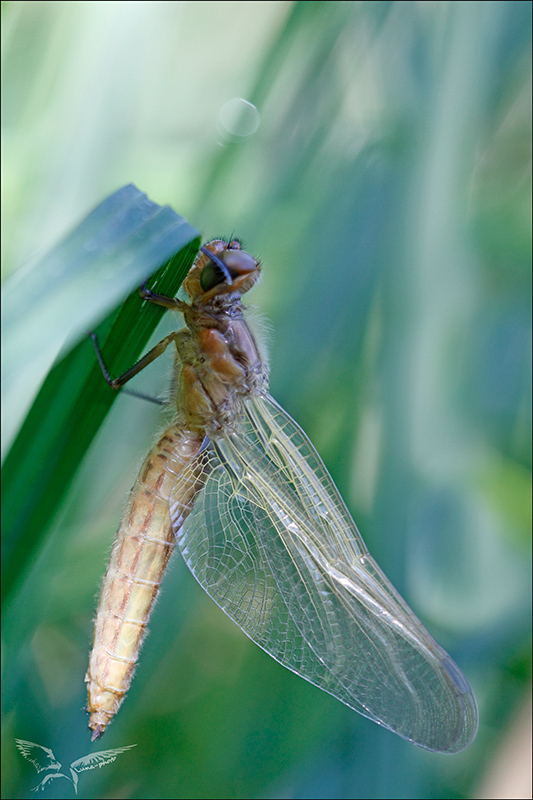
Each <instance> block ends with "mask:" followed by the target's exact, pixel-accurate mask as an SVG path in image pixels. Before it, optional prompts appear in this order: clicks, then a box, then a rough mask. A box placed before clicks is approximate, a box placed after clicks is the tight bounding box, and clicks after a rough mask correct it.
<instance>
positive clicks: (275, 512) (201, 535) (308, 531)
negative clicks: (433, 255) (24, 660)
mask: <svg viewBox="0 0 533 800" xmlns="http://www.w3.org/2000/svg"><path fill="white" fill-rule="evenodd" d="M259 275H260V266H259V263H258V262H257V261H256V260H255V259H254V258H252V256H251V255H249V254H248V253H246V252H244V251H243V250H241V248H240V244H239V242H238V241H236V240H234V241H232V242H229V243H228V242H225V241H222V240H219V239H216V240H214V241H212V242H209V243H208V244H207V245H206V246H205V247H202V248H201V251H200V253H199V255H198V256H197V258H196V261H195V262H194V264H193V266H192V267H191V270H190V271H189V274H188V275H187V278H186V279H185V282H184V289H185V292H186V293H187V295H188V297H189V299H190V303H186V302H182V301H181V300H178V299H174V298H169V297H165V296H163V295H158V294H154V293H153V292H151V291H149V290H147V289H142V290H141V293H142V295H143V297H144V298H145V300H147V301H149V302H152V303H156V304H158V305H161V306H164V307H165V308H170V309H175V310H177V311H180V312H182V313H183V315H184V319H185V323H186V325H187V327H186V328H185V329H182V330H180V331H177V332H174V333H171V334H170V335H169V336H167V337H165V338H164V339H163V340H162V341H161V342H160V343H159V344H158V345H156V347H155V348H153V350H151V351H150V352H149V353H148V354H147V355H146V356H144V358H142V359H141V360H140V361H139V362H138V363H137V364H136V365H135V366H134V367H132V368H131V369H130V370H129V371H128V372H126V373H125V374H124V375H122V376H121V377H120V378H117V379H115V380H112V379H111V378H110V376H109V375H108V373H107V370H106V367H105V364H104V363H103V360H102V358H101V356H99V360H100V365H101V367H102V370H103V372H104V375H105V377H106V379H107V380H108V382H109V383H110V385H111V386H112V387H113V388H115V389H118V388H120V387H121V386H123V385H124V384H125V383H126V382H127V381H128V380H129V379H130V378H132V377H133V376H134V375H136V374H137V373H138V372H139V371H140V370H141V369H143V368H144V367H145V366H147V364H149V363H150V362H151V361H153V360H154V359H155V358H157V357H158V356H159V355H160V354H161V353H162V352H163V351H164V350H165V348H166V347H167V346H168V345H170V344H172V343H173V344H174V345H175V348H176V366H175V370H176V380H175V385H176V387H177V390H176V401H177V402H176V406H177V411H176V419H175V421H174V423H173V424H172V425H171V426H170V427H169V428H168V429H167V430H166V431H165V433H164V434H163V435H162V436H161V437H160V438H159V441H158V442H157V443H156V445H155V446H154V447H153V449H152V450H151V451H150V453H149V454H148V456H147V458H146V460H145V462H144V464H143V466H142V468H141V471H140V474H139V477H138V478H137V481H136V483H135V485H134V487H133V490H132V492H131V495H130V499H129V502H128V505H127V507H126V510H125V512H124V515H123V518H122V522H121V525H120V528H119V531H118V533H117V536H116V539H115V543H114V546H113V550H112V554H111V559H110V563H109V567H108V570H107V573H106V576H105V579H104V585H103V587H102V593H101V597H100V602H99V607H98V614H97V619H96V624H95V633H94V645H93V650H92V653H91V657H90V663H89V669H88V672H87V677H86V680H87V682H88V711H89V712H90V715H91V716H90V721H89V727H90V728H91V729H92V730H93V739H95V738H97V737H98V736H100V735H101V734H102V733H103V731H104V730H105V728H106V726H107V725H108V724H109V722H110V721H111V719H112V717H113V716H114V714H116V712H117V711H118V708H119V706H120V704H121V703H122V700H123V698H124V695H125V693H126V691H127V690H128V688H129V685H130V682H131V677H132V673H133V669H134V666H135V663H136V661H137V658H138V653H139V648H140V645H141V642H142V638H143V633H144V630H145V627H146V624H147V622H148V618H149V616H150V611H151V609H152V606H153V603H154V600H155V597H156V594H157V591H158V588H159V585H160V583H161V579H162V575H163V572H164V569H165V566H166V564H167V562H168V559H169V557H170V555H171V553H172V550H173V549H174V546H175V544H177V545H178V547H179V549H180V551H181V554H182V556H183V558H184V559H185V562H186V563H187V566H188V567H189V569H190V570H191V572H192V573H193V575H194V576H195V578H196V579H197V581H198V582H199V583H200V585H201V586H202V587H203V588H204V589H205V591H206V592H207V593H208V594H209V595H210V596H211V597H212V598H213V600H214V601H215V602H216V603H217V604H218V605H219V606H220V608H221V609H222V610H223V611H224V612H225V613H226V614H227V615H228V616H229V617H230V618H231V619H232V620H233V621H234V622H236V623H237V625H238V626H239V627H240V628H241V629H242V630H243V631H244V633H246V635H247V636H249V637H250V638H251V639H252V640H253V641H254V642H256V643H257V644H258V645H259V646H260V647H262V648H263V649H264V650H266V652H267V653H269V654H270V655H271V656H273V657H274V658H275V659H276V660H277V661H279V662H280V663H281V664H283V665H284V666H285V667H288V669H290V670H292V671H293V672H295V673H297V674H298V675H300V676H301V677H302V678H305V679H306V680H308V681H310V682H311V683H313V684H315V685H316V686H318V687H319V688H320V689H323V690H324V691H326V692H329V693H330V694H332V695H333V696H334V697H336V698H337V699H339V700H341V701H342V702H343V703H345V704H346V705H348V706H350V708H352V709H354V710H355V711H358V712H359V713H360V714H362V715H363V716H365V717H368V718H369V719H371V720H373V721H374V722H377V723H378V724H379V725H382V726H383V727H385V728H388V729H389V730H391V731H393V732H395V733H397V734H398V735H399V736H401V737H403V738H404V739H407V740H409V741H411V742H413V743H414V744H417V745H419V746H420V747H423V748H426V749H428V750H433V751H436V752H443V753H455V752H458V751H460V750H462V749H464V748H465V747H467V746H468V745H469V744H470V742H471V741H472V739H473V738H474V736H475V734H476V729H477V708H476V703H475V700H474V696H473V694H472V690H471V688H470V686H469V684H468V682H467V680H466V678H465V677H464V675H463V674H462V672H461V671H460V670H459V668H458V667H457V666H456V665H455V664H454V662H453V661H452V660H451V658H450V657H449V656H448V654H447V653H446V652H445V651H444V650H443V649H442V648H441V647H440V646H439V645H438V644H437V642H436V641H435V640H434V639H433V638H432V637H431V635H430V634H429V633H428V631H427V630H426V629H425V628H424V626H423V625H422V623H421V622H420V621H419V620H418V619H417V618H416V616H415V615H414V614H413V612H412V611H411V609H410V608H409V607H408V606H407V604H406V603H405V601H404V600H403V599H402V598H401V597H400V595H399V594H398V593H397V592H396V590H395V589H394V588H393V586H392V585H391V584H390V583H389V581H388V580H387V578H386V577H385V575H384V574H383V573H382V572H381V570H380V568H379V567H378V565H377V564H376V562H375V561H374V560H373V558H372V557H371V556H370V554H369V552H368V550H367V549H366V546H365V544H364V542H363V540H362V538H361V535H360V533H359V531H358V529H357V527H356V525H355V523H354V522H353V520H352V518H351V516H350V513H349V511H348V509H347V508H346V505H345V504H344V502H343V500H342V498H341V496H340V494H339V492H338V490H337V489H336V487H335V485H334V484H333V481H332V480H331V478H330V476H329V474H328V472H327V470H326V468H325V466H324V464H323V463H322V460H321V459H320V456H319V455H318V453H317V452H316V450H315V448H314V447H313V445H312V444H311V442H310V441H309V439H308V438H307V436H306V435H305V433H304V432H303V431H302V430H301V428H299V426H298V425H297V424H296V423H295V422H294V421H293V420H292V419H291V417H290V416H289V415H288V414H287V413H286V412H285V411H284V410H283V409H282V408H281V407H280V406H279V405H278V404H277V403H276V401H275V400H274V399H273V398H272V397H271V396H270V395H269V394H268V391H267V387H268V370H267V367H266V363H265V360H264V358H263V357H262V356H261V354H260V352H259V349H258V347H257V345H256V342H255V339H254V336H253V334H252V333H251V331H250V328H249V327H248V325H247V323H246V321H245V320H244V316H243V305H242V302H241V296H242V295H243V294H244V293H245V292H247V291H248V290H249V289H251V287H252V286H253V285H254V284H255V283H256V281H257V279H258V278H259Z"/></svg>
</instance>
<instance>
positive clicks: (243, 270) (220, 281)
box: [183, 239, 261, 302]
mask: <svg viewBox="0 0 533 800" xmlns="http://www.w3.org/2000/svg"><path fill="white" fill-rule="evenodd" d="M260 273H261V267H260V266H259V262H258V261H256V259H255V258H253V256H251V255H250V254H249V253H247V252H245V251H244V250H241V245H240V242H239V241H238V240H237V239H234V240H233V241H231V242H225V241H224V240H223V239H213V241H211V242H208V243H207V244H206V245H204V247H202V248H201V250H200V252H199V254H198V256H197V257H196V260H195V262H194V264H193V265H192V267H191V269H190V271H189V274H188V275H187V277H186V278H185V281H184V282H183V288H184V289H185V291H186V292H187V294H188V296H189V297H190V298H191V300H196V299H197V298H199V297H201V298H202V302H205V301H207V300H210V299H211V298H213V297H215V296H216V295H223V294H229V293H232V294H234V293H237V294H244V293H245V292H248V291H249V290H250V289H251V288H252V286H253V285H254V284H255V283H256V282H257V280H258V279H259V276H260Z"/></svg>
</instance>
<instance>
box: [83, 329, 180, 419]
mask: <svg viewBox="0 0 533 800" xmlns="http://www.w3.org/2000/svg"><path fill="white" fill-rule="evenodd" d="M176 335H177V334H176V332H174V333H169V335H168V336H165V338H164V339H161V341H160V342H158V343H157V344H156V345H155V347H152V349H151V350H150V351H149V352H148V353H146V355H145V356H143V357H142V358H141V359H140V360H139V361H137V363H136V364H134V365H133V367H130V369H128V370H126V372H124V374H123V375H119V377H118V378H112V377H111V375H110V374H109V370H108V369H107V366H106V363H105V361H104V357H103V355H102V351H101V349H100V345H99V344H98V338H97V336H96V334H95V333H91V339H92V342H93V345H94V350H95V353H96V358H97V359H98V364H99V365H100V369H101V370H102V375H103V376H104V378H105V380H106V383H108V384H109V386H111V388H112V389H120V388H121V387H122V386H124V384H125V383H127V382H128V381H130V380H131V379H132V378H134V377H135V375H137V374H138V373H139V372H141V370H143V369H144V368H145V367H147V366H148V364H151V363H152V361H155V359H156V358H158V357H159V356H160V355H161V354H162V353H163V352H164V351H165V350H166V348H167V347H168V346H169V344H170V343H171V342H175V341H176ZM142 396H143V397H144V398H145V399H150V400H152V402H156V403H158V404H159V401H158V400H155V401H154V398H147V397H146V396H144V395H142ZM161 405H163V404H161Z"/></svg>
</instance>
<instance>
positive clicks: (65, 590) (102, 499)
mask: <svg viewBox="0 0 533 800" xmlns="http://www.w3.org/2000/svg"><path fill="white" fill-rule="evenodd" d="M2 35H3V87H2V104H3V109H2V112H3V113H2V126H3V176H2V177H3V200H4V202H3V237H2V250H3V259H2V260H3V270H4V272H3V275H4V278H5V279H7V281H8V283H9V281H10V280H13V277H12V276H13V274H14V273H15V271H16V270H17V269H18V268H20V267H23V268H24V265H27V264H28V263H31V261H32V260H34V259H35V258H36V257H39V256H41V255H43V254H45V253H46V252H47V251H48V250H49V249H50V248H51V247H52V246H53V245H54V244H56V243H57V242H58V241H59V240H60V239H61V238H62V237H63V236H64V235H66V234H67V233H68V232H69V231H70V230H71V229H72V228H73V227H74V226H75V225H77V224H78V222H79V221H80V220H81V219H82V218H83V217H84V216H85V215H86V214H87V213H88V212H89V211H90V210H91V209H92V208H93V207H94V206H96V205H97V204H98V203H99V202H101V201H102V200H103V199H104V198H105V197H106V196H107V195H109V194H111V192H114V191H115V190H116V189H118V188H119V187H120V186H122V185H124V184H127V183H130V182H133V183H135V184H136V185H137V186H138V187H139V188H140V189H142V190H143V191H144V192H146V193H147V194H148V195H149V197H150V198H151V199H152V200H154V201H155V202H157V203H159V204H161V205H162V204H165V203H169V204H170V205H171V206H172V207H173V208H174V209H175V210H176V211H177V212H178V213H179V214H181V215H183V216H184V217H186V218H187V219H188V221H189V222H190V223H191V225H193V226H194V227H195V228H197V229H198V230H199V231H201V232H202V235H203V236H204V238H213V237H215V236H220V235H223V236H228V235H230V236H231V235H232V234H234V233H235V234H236V235H238V236H239V237H240V238H241V239H242V240H243V242H244V244H245V246H246V247H247V248H248V249H249V250H250V251H251V252H252V253H253V254H254V255H257V256H259V257H260V258H261V260H262V262H263V267H264V279H263V282H262V284H261V285H260V286H259V287H258V288H257V289H254V291H253V293H252V295H251V297H250V298H249V302H250V303H253V304H254V305H256V306H257V307H258V308H259V309H260V312H261V314H264V315H265V317H266V318H267V319H268V320H269V321H270V323H271V326H272V332H270V333H269V332H268V331H269V329H270V324H268V325H267V326H265V327H266V330H267V338H268V339H269V340H270V355H271V370H272V375H271V391H272V394H273V395H274V397H276V399H277V400H278V401H279V402H280V403H281V404H282V405H283V406H284V407H285V408H286V409H287V410H288V411H289V413H290V414H291V415H292V416H293V417H294V418H295V419H296V420H297V421H298V422H299V423H300V424H301V425H302V427H303V428H304V429H305V430H306V431H307V433H308V434H309V436H310V437H311V439H312V441H313V442H314V443H315V445H316V447H317V448H318V450H319V452H320V453H321V455H322V456H323V458H324V460H325V462H326V464H327V466H328V468H329V470H330V471H331V473H332V475H333V477H334V479H335V481H336V483H337V485H338V486H339V489H340V490H341V493H342V494H343V496H344V497H345V499H346V501H347V503H348V506H349V507H350V509H351V511H352V513H353V516H354V518H355V519H356V520H357V522H358V524H359V527H360V528H361V531H362V533H363V536H364V538H365V540H366V542H367V545H368V546H369V549H370V551H371V552H372V554H373V555H374V556H375V557H376V559H377V561H378V562H379V563H380V565H381V566H382V568H383V569H384V571H385V572H386V574H387V575H388V576H389V578H390V579H391V580H392V581H393V583H394V584H395V585H396V587H397V588H398V589H399V590H400V591H401V593H402V594H403V596H404V597H405V598H406V600H407V601H408V602H409V604H410V605H411V606H412V607H413V609H414V610H415V612H416V613H417V614H418V615H419V616H420V617H421V619H422V620H423V622H424V623H425V624H426V625H427V626H428V627H429V628H430V630H431V632H432V633H433V634H434V635H435V637H436V638H437V639H438V641H439V642H440V643H441V644H442V645H443V646H444V647H445V648H446V649H447V650H448V651H449V652H450V653H451V655H452V657H453V658H454V659H455V660H456V661H457V663H458V664H459V665H460V666H461V668H462V669H463V670H464V672H465V674H466V675H467V677H468V679H469V680H470V682H471V684H472V686H473V689H474V692H475V693H476V696H477V699H478V702H479V706H480V730H479V733H478V736H477V739H476V741H475V742H474V743H473V744H472V746H471V747H470V748H468V749H467V750H466V751H464V752H463V753H461V754H459V755H456V756H443V755H437V754H432V753H428V752H424V751H422V750H419V749H418V748H416V747H414V746H412V745H410V744H408V743H407V742H404V741H402V740H400V739H399V738H398V737H396V736H394V735H392V734H390V733H389V732H388V731H384V730H382V729H380V728H379V727H378V726H376V725H374V724H373V723H371V722H369V721H367V720H365V719H363V718H362V717H360V716H359V715H357V714H355V713H354V712H352V711H350V710H349V709H348V708H346V707H344V706H342V704H340V703H339V702H338V701H335V700H334V699H333V698H331V697H329V696H328V695H326V694H324V693H322V692H320V691H319V690H318V689H316V688H314V687H312V686H311V685H309V684H307V683H306V682H304V681H303V680H301V679H300V678H298V677H297V676H295V675H293V674H292V673H290V672H288V671H287V670H284V669H283V668H282V667H281V666H279V665H278V664H277V663H276V662H274V661H273V660H272V659H270V658H269V657H268V656H267V655H266V654H264V653H263V652H262V651H261V650H260V649H259V648H257V647H255V646H254V645H253V644H252V643H251V642H249V640H248V639H246V637H245V636H244V635H243V634H241V633H240V631H239V630H238V629H237V628H236V627H235V626H234V625H233V624H232V623H231V622H230V621H229V620H228V619H227V618H226V617H225V616H224V615H223V614H222V612H220V611H219V609H218V608H217V607H215V605H214V604H213V603H212V602H211V601H210V600H209V598H208V597H207V596H205V595H204V593H203V592H202V590H201V589H200V588H199V587H198V586H197V584H196V583H195V581H194V579H193V578H192V577H191V576H190V575H189V573H188V571H187V569H186V567H184V565H183V563H182V562H181V561H180V557H179V556H178V555H177V554H176V555H175V557H174V560H173V563H172V566H171V568H170V570H169V574H168V576H167V577H166V580H165V584H164V589H163V592H162V597H161V599H160V601H159V603H158V605H157V607H156V609H155V612H154V614H153V617H152V622H151V626H150V627H151V632H150V635H149V637H148V639H147V641H146V643H145V646H144V649H143V651H142V653H141V660H140V664H139V667H138V669H137V672H136V675H135V678H134V681H133V685H132V688H131V690H130V692H129V694H128V696H127V698H126V701H125V703H124V705H123V707H122V709H121V711H120V713H119V716H118V718H117V720H116V721H115V723H114V724H113V725H112V727H111V728H110V730H109V732H108V733H107V734H106V736H105V737H104V739H103V740H101V741H100V742H99V743H96V744H95V745H90V743H89V734H88V730H87V728H86V724H87V718H86V715H85V714H84V712H83V706H84V703H85V686H84V683H83V677H84V674H85V670H86V667H87V659H88V652H89V647H90V641H91V636H92V618H93V614H94V610H95V607H96V595H97V592H98V589H99V585H100V581H101V577H102V575H103V573H104V570H105V564H106V560H107V555H108V553H109V550H110V545H111V541H112V538H113V535H114V532H115V530H116V527H117V523H118V519H119V517H120V514H121V509H122V507H123V504H124V502H125V499H126V497H127V493H128V490H129V488H130V486H131V484H132V483H133V479H134V477H135V473H136V470H137V469H138V466H139V464H140V462H141V460H142V458H143V456H144V455H145V453H146V452H147V450H148V448H149V447H150V444H151V442H152V440H153V439H154V436H155V432H156V431H157V430H159V429H160V427H161V425H162V422H161V412H160V411H159V410H158V408H157V407H156V406H153V405H150V404H147V403H143V402H142V401H140V400H136V399H135V398H132V397H128V396H121V397H119V398H118V399H117V402H116V403H115V405H114V407H113V409H112V411H111V413H110V415H109V417H108V418H107V420H106V422H105V423H104V425H103V426H102V428H101V430H100V432H99V434H98V437H97V438H96V439H95V441H94V443H93V445H92V447H91V448H90V450H89V452H88V455H87V457H86V459H85V460H84V461H83V463H82V464H81V467H80V468H79V469H78V470H77V471H76V472H75V474H73V475H72V483H71V485H70V486H69V488H68V493H67V495H66V499H65V502H64V504H63V506H62V508H61V509H60V510H59V512H58V513H57V514H56V515H55V516H54V518H53V520H52V522H51V524H47V525H45V526H43V530H42V531H40V534H39V540H38V541H36V543H35V544H36V551H35V553H36V555H35V556H34V557H33V558H32V559H31V561H30V564H29V567H28V569H27V570H26V572H25V574H24V578H23V580H20V581H18V582H17V583H16V585H15V588H14V590H13V591H12V592H11V593H10V595H9V596H8V598H7V601H6V603H5V605H4V612H3V613H4V697H3V709H4V717H3V739H2V753H3V759H4V760H3V767H4V768H3V781H4V788H3V796H4V797H29V796H33V795H32V794H31V789H32V787H34V786H35V785H36V784H37V783H38V782H39V780H40V778H41V777H42V775H41V776H39V778H38V777H37V774H36V772H35V769H34V768H33V766H32V765H31V764H29V763H28V762H27V761H24V759H23V758H22V756H21V755H20V753H19V752H18V751H17V750H16V749H15V745H14V739H15V738H20V739H25V740H30V741H32V742H36V743H40V744H42V745H45V746H47V747H49V748H52V750H53V752H54V754H55V756H56V757H57V758H58V760H59V761H60V762H61V763H62V764H63V765H64V768H65V769H66V768H67V766H68V764H69V763H70V762H72V761H74V760H75V759H77V758H80V757H81V756H83V755H85V754H86V753H88V752H91V751H95V750H102V749H107V748H112V747H120V746H124V745H129V744H134V743H135V744H136V745H137V747H135V748H134V749H133V750H132V751H130V752H129V753H126V754H124V755H121V756H119V757H118V758H117V760H116V762H115V763H113V764H112V765H108V766H106V767H105V768H103V769H101V770H93V771H88V772H84V773H82V775H81V776H80V784H79V795H80V797H87V798H94V797H117V798H118V797H121V798H130V797H131V798H135V797H149V798H166V797H169V798H170V797H183V798H197V797H198V798H200V797H212V798H218V797H223V798H246V797H270V798H293V797H294V798H455V797H476V798H491V797H498V798H502V797H517V798H518V797H529V796H530V790H528V788H527V776H528V766H527V765H528V759H529V758H530V744H529V736H530V734H529V723H528V707H529V685H530V674H531V656H530V543H529V541H530V529H531V521H530V508H531V506H530V503H531V450H530V440H531V415H530V408H531V390H530V355H531V353H530V330H531V319H530V282H531V272H530V247H531V224H530V219H531V153H530V148H531V69H530V58H531V5H530V3H525V2H477V3H471V2H362V3H359V2H333V0H330V2H326V3H323V2H296V3H291V2H190V3H182V2H150V3H148V2H105V3H101V2H76V3H70V2H46V3H42V2H5V3H2ZM78 302H79V303H80V307H81V304H83V303H85V302H86V297H85V295H84V294H83V292H80V296H79V298H78ZM25 313H26V309H25V296H24V294H23V293H22V295H21V297H20V306H19V314H20V315H22V316H23V315H24V314H25ZM96 313H97V312H96V310H95V314H96ZM170 316H171V315H168V319H167V318H166V317H165V319H164V321H163V323H162V325H161V327H160V328H159V330H158V333H157V334H156V335H157V336H158V337H159V338H161V336H162V335H164V332H165V331H166V330H168V329H169V326H170V325H172V320H171V319H170ZM42 335H44V334H43V332H42V331H41V330H39V328H38V327H37V325H36V323H35V322H34V316H33V314H27V327H26V328H25V336H26V337H27V339H28V340H29V341H32V340H33V341H38V340H39V337H40V336H42ZM161 361H163V359H161ZM168 366H169V362H168V361H167V363H166V364H162V365H160V366H158V365H154V366H153V368H151V370H152V371H151V373H150V374H146V373H143V375H142V376H141V377H140V378H139V382H140V385H141V388H145V389H146V390H147V391H152V393H157V392H162V393H163V394H164V392H165V386H166V385H167V383H168ZM111 367H112V370H113V371H114V372H118V369H113V365H111ZM25 372H27V373H28V374H27V375H25ZM148 372H149V371H148ZM20 373H21V376H22V377H23V378H24V380H21V381H20V386H21V387H23V388H24V391H22V388H21V390H20V396H19V397H18V402H16V403H15V404H11V405H10V406H9V409H8V410H9V414H8V413H7V411H6V413H5V415H4V426H5V429H4V436H5V445H6V447H8V446H9V443H10V441H12V437H13V436H14V434H15V433H16V429H17V427H18V425H19V424H20V423H21V422H22V421H23V418H24V415H25V413H26V412H27V410H28V408H29V405H30V404H31V401H32V399H33V396H34V394H35V392H36V391H37V390H38V388H39V387H38V385H35V383H36V382H37V384H38V382H39V381H40V377H39V378H38V379H36V378H35V372H34V371H32V370H28V368H27V364H26V363H24V362H23V360H22V359H21V363H20ZM32 381H33V382H32ZM154 387H155V388H154ZM67 390H68V389H67ZM89 402H90V398H89ZM15 455H16V454H15ZM47 468H48V469H50V468H52V467H50V466H49V465H47V464H42V470H43V471H46V470H47ZM3 502H4V506H10V505H11V504H24V503H25V496H24V495H23V493H21V494H20V496H5V495H4V497H3ZM44 796H45V797H46V796H48V797H72V796H73V789H72V786H71V785H70V784H68V783H67V782H66V781H64V780H63V781H61V780H57V781H55V782H54V783H52V784H51V785H50V787H48V788H46V789H45V791H44Z"/></svg>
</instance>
